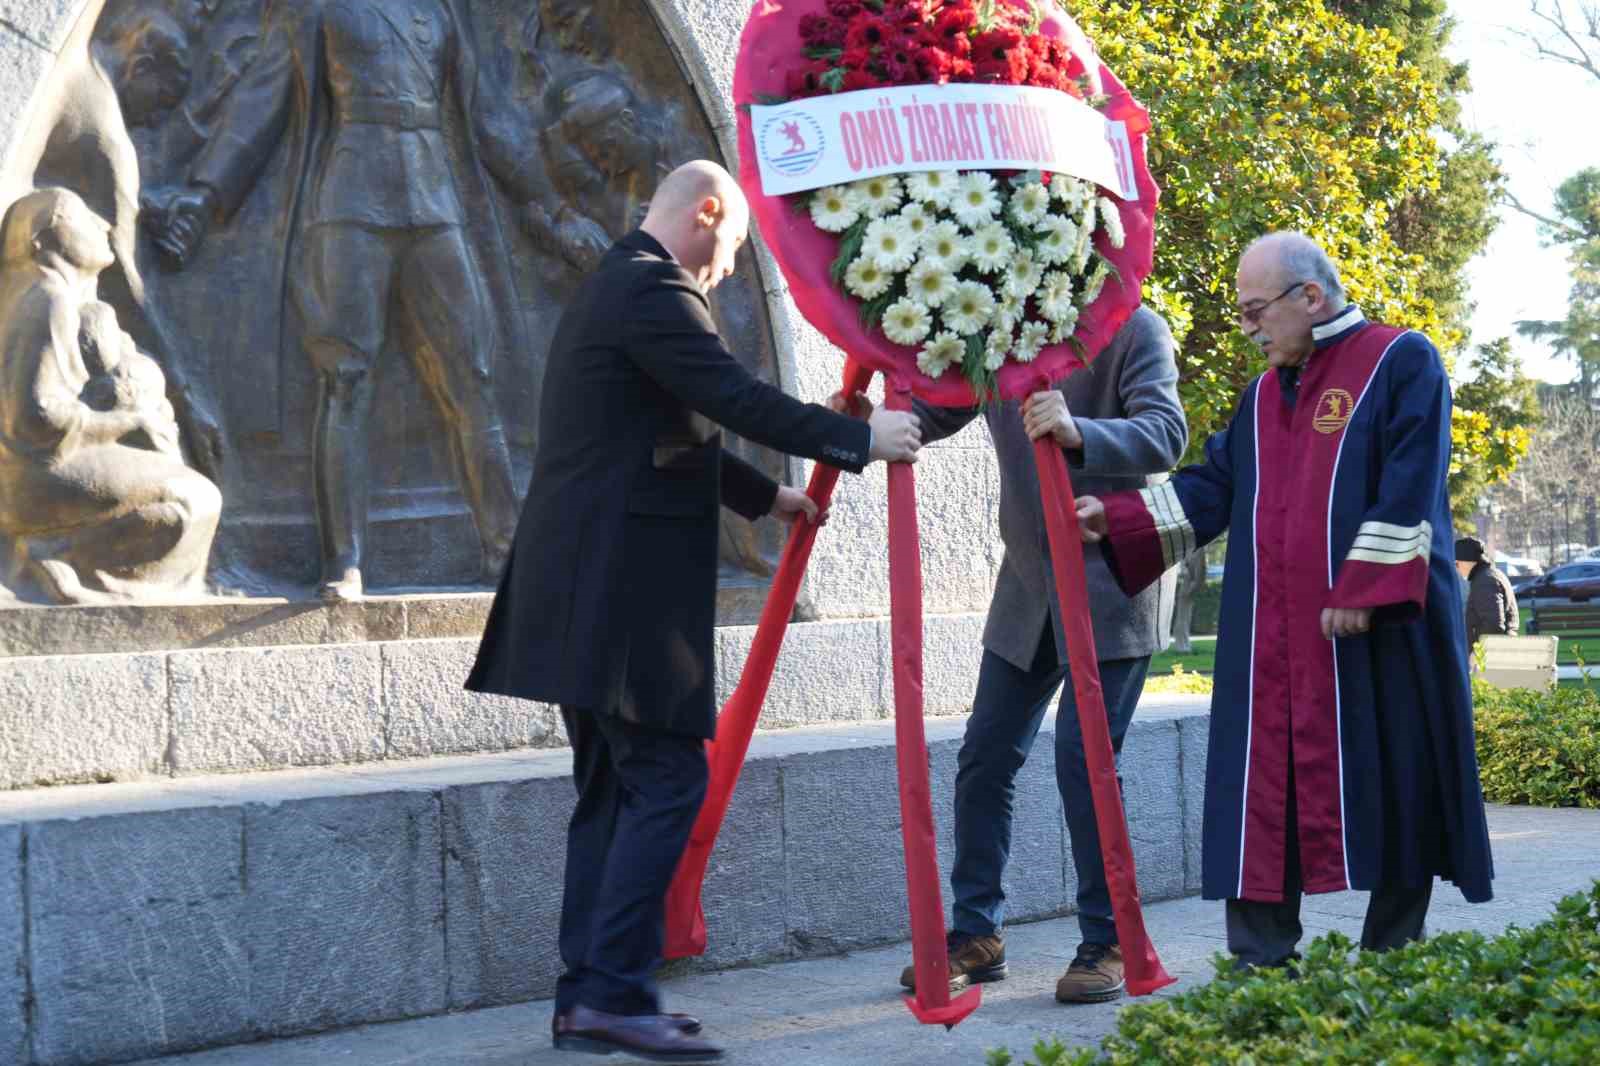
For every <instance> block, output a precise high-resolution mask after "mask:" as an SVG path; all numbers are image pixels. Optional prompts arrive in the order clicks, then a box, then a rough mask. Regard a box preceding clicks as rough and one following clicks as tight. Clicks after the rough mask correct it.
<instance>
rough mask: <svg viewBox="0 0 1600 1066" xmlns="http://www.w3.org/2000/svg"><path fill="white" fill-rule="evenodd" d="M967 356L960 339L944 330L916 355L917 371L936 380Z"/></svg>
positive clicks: (964, 345)
mask: <svg viewBox="0 0 1600 1066" xmlns="http://www.w3.org/2000/svg"><path fill="white" fill-rule="evenodd" d="M966 354H967V346H966V344H964V343H963V342H962V340H961V338H960V337H958V336H956V335H955V334H954V333H951V332H950V331H949V330H944V331H942V332H940V333H937V334H935V335H934V337H933V339H932V340H930V341H929V342H928V343H927V344H925V345H923V348H922V351H920V352H918V353H917V369H918V370H920V371H922V372H923V373H924V374H926V375H928V376H929V377H930V378H936V377H938V376H939V375H940V374H943V373H944V372H945V371H946V370H948V369H950V367H952V366H955V365H957V364H959V363H960V362H961V360H962V358H963V357H964V356H965V355H966Z"/></svg>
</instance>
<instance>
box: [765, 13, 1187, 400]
mask: <svg viewBox="0 0 1600 1066" xmlns="http://www.w3.org/2000/svg"><path fill="white" fill-rule="evenodd" d="M1008 2H1011V3H1016V4H1018V6H1020V0H1008ZM828 9H829V0H781V3H780V2H778V0H757V3H756V5H755V8H754V9H753V10H752V11H751V13H750V18H749V21H748V22H746V23H745V28H744V37H743V38H742V40H741V41H740V45H739V58H738V62H737V65H736V66H735V68H734V72H733V98H734V101H735V102H736V104H737V105H739V112H738V115H739V159H740V165H739V183H740V185H742V186H743V187H744V191H745V195H746V196H747V197H748V198H749V200H750V205H751V209H752V211H753V212H754V215H755V219H756V224H757V226H758V228H759V229H760V231H761V236H762V239H763V240H765V241H766V243H767V247H768V248H770V249H771V250H772V254H773V257H774V258H775V259H777V261H778V266H779V267H780V268H781V269H782V270H783V275H784V277H785V278H786V279H787V280H788V282H789V290H790V295H791V296H792V297H793V299H794V302H795V305H796V306H797V307H799V308H800V313H801V314H803V315H805V317H806V320H807V321H809V322H810V323H811V324H812V325H813V326H815V327H816V328H817V329H819V330H821V331H822V334H823V335H824V336H826V337H827V338H828V339H829V340H830V341H832V342H833V343H834V344H836V345H838V346H839V347H840V348H842V349H843V350H844V351H845V352H847V353H849V355H850V358H851V359H853V360H855V361H856V362H857V363H860V364H861V365H863V366H865V367H867V368H868V369H870V370H875V371H878V372H881V373H883V374H885V375H886V376H888V377H889V379H890V380H892V381H893V380H899V381H903V382H905V383H906V384H908V385H910V387H911V389H912V391H913V392H915V393H916V394H917V395H918V396H920V397H922V398H923V399H924V400H927V401H928V402H929V403H934V404H939V405H941V406H947V407H962V406H970V405H972V404H974V403H976V402H977V399H978V398H977V397H975V396H973V394H972V388H971V386H970V385H969V384H968V383H967V382H966V381H965V380H963V379H962V378H961V376H960V375H959V374H945V375H943V376H942V377H941V378H939V380H937V381H935V380H933V379H932V378H929V377H927V376H926V375H924V374H923V373H921V372H920V371H919V370H918V369H917V350H916V349H915V348H908V347H905V346H903V345H899V344H895V343H894V342H893V341H891V340H889V338H888V337H886V336H884V335H883V333H882V331H881V330H877V329H873V328H871V327H868V326H866V325H864V324H863V323H862V321H861V315H860V307H859V306H858V305H857V304H856V302H855V301H854V300H853V299H852V298H851V297H850V296H849V295H847V294H846V293H844V292H841V291H840V290H839V289H838V288H837V287H836V286H835V285H834V283H833V280H832V278H831V277H830V276H829V273H828V271H829V266H830V264H831V263H832V262H833V260H834V257H835V255H837V253H838V240H837V238H836V237H835V235H833V234H831V233H825V232H823V231H822V230H819V229H817V227H816V226H815V225H814V224H813V223H812V221H811V219H810V216H809V215H805V214H801V213H799V212H796V211H795V210H794V209H793V208H792V207H791V206H790V205H789V203H788V202H787V200H786V199H785V198H784V197H781V196H767V195H765V194H764V193H763V192H762V191H761V174H760V170H759V166H758V164H757V161H756V159H757V156H756V143H755V133H754V131H753V129H752V126H751V122H750V113H749V111H748V109H747V107H746V106H745V105H748V104H751V103H754V102H757V101H761V100H767V99H771V98H774V97H784V96H788V95H791V91H792V90H793V89H794V88H795V86H794V85H792V84H791V82H790V76H791V74H792V72H794V71H795V70H796V69H797V64H798V63H802V62H803V58H802V56H801V53H800V51H799V46H800V42H801V40H802V35H801V34H802V31H801V26H802V24H803V23H805V22H806V21H807V20H808V19H817V18H828V17H830V15H829V10H828ZM1039 32H1040V34H1041V35H1043V36H1045V37H1047V38H1051V39H1053V40H1058V41H1062V42H1063V43H1066V42H1070V41H1071V40H1072V39H1073V38H1074V37H1077V38H1080V39H1081V38H1082V34H1081V32H1078V31H1076V27H1075V26H1074V24H1073V23H1072V22H1071V20H1070V19H1068V18H1067V16H1066V15H1064V14H1062V13H1061V12H1060V11H1059V10H1058V9H1055V8H1054V6H1053V5H1051V10H1050V13H1049V14H1048V15H1047V16H1046V18H1045V20H1044V22H1043V24H1042V25H1041V26H1040V29H1039ZM1080 47H1081V46H1080ZM1093 58H1094V62H1095V63H1096V64H1098V74H1099V81H1100V83H1101V85H1102V87H1103V92H1104V94H1105V95H1106V96H1107V97H1108V101H1107V103H1106V105H1105V107H1104V108H1103V109H1102V111H1103V113H1104V114H1105V116H1106V117H1107V118H1110V119H1114V120H1120V121H1123V122H1126V123H1127V124H1128V135H1129V141H1130V143H1131V145H1132V149H1133V162H1134V176H1135V182H1136V184H1137V186H1138V189H1139V199H1138V200H1136V201H1128V200H1121V199H1120V198H1118V197H1115V196H1113V197H1112V198H1113V199H1114V200H1115V201H1116V202H1117V205H1118V209H1119V212H1120V214H1121V215H1122V226H1123V229H1124V231H1125V232H1126V235H1127V237H1126V240H1125V241H1124V243H1123V246H1122V247H1121V248H1113V247H1111V245H1110V242H1109V241H1107V240H1106V237H1105V233H1104V231H1100V232H1097V233H1096V235H1095V248H1096V250H1097V251H1098V252H1099V253H1100V255H1101V257H1102V258H1104V259H1106V260H1107V261H1108V262H1110V263H1111V265H1112V266H1114V267H1115V268H1116V274H1115V275H1113V276H1112V277H1111V278H1110V279H1109V280H1108V281H1107V282H1106V285H1105V288H1104V289H1103V290H1102V291H1101V293H1100V296H1099V298H1098V299H1097V300H1095V301H1094V303H1092V304H1090V305H1089V306H1088V307H1086V308H1084V310H1083V313H1082V314H1081V315H1080V316H1079V318H1078V328H1077V332H1076V333H1075V334H1074V337H1073V340H1074V341H1075V342H1076V346H1074V344H1073V343H1072V342H1068V343H1063V344H1052V345H1048V346H1046V347H1045V348H1044V350H1043V351H1041V352H1040V354H1039V357H1038V358H1037V359H1035V360H1033V361H1032V362H1031V363H1027V364H1019V363H1016V362H1014V361H1011V360H1008V361H1007V362H1006V363H1005V365H1004V366H1002V367H1001V368H1000V371H999V373H998V378H999V391H1000V397H1001V398H1002V399H1008V400H1009V399H1020V398H1021V397H1023V396H1026V395H1028V394H1029V393H1032V392H1036V391H1038V390H1039V389H1040V388H1043V387H1045V386H1046V385H1048V384H1049V383H1051V382H1055V381H1059V380H1061V379H1062V378H1064V377H1066V376H1067V375H1068V374H1070V373H1071V372H1072V371H1074V370H1077V369H1079V368H1081V367H1082V366H1083V365H1085V364H1086V363H1087V362H1088V361H1089V360H1091V359H1093V358H1094V357H1095V356H1096V355H1098V354H1100V352H1101V351H1102V350H1103V349H1104V348H1105V346H1106V345H1107V344H1108V343H1109V342H1110V341H1111V338H1112V337H1113V336H1115V335H1116V332H1117V330H1119V329H1121V328H1122V326H1123V324H1124V323H1125V322H1127V321H1128V318H1129V316H1130V315H1132V314H1133V312H1134V309H1135V308H1137V307H1138V306H1139V302H1140V298H1141V297H1140V293H1141V289H1142V286H1143V284H1144V279H1145V278H1147V277H1149V276H1150V270H1151V267H1152V265H1153V263H1154V259H1155V212H1156V201H1157V199H1158V198H1159V196H1160V190H1159V189H1157V187H1156V183H1155V179H1154V178H1152V177H1151V176H1150V167H1149V164H1148V163H1147V161H1146V159H1145V134H1146V133H1147V132H1148V131H1149V129H1150V113H1149V112H1148V111H1146V110H1145V109H1144V107H1143V106H1141V105H1140V104H1139V102H1138V101H1137V100H1135V99H1134V98H1133V96H1132V95H1131V94H1129V92H1128V90H1127V89H1126V88H1125V87H1124V86H1123V84H1122V82H1120V81H1118V80H1117V77H1116V75H1114V74H1113V73H1112V72H1111V70H1110V69H1109V68H1108V67H1106V66H1105V65H1104V64H1103V63H1100V62H1099V59H1098V57H1093ZM1083 61H1084V57H1082V56H1079V55H1078V54H1077V53H1076V52H1074V53H1073V54H1072V58H1071V60H1070V62H1071V64H1073V65H1072V66H1069V68H1068V70H1067V73H1068V74H1069V75H1072V76H1076V75H1078V74H1080V73H1084V71H1083V70H1082V64H1083ZM799 69H802V70H803V69H804V68H803V67H800V68H799ZM951 80H955V79H951ZM970 80H980V79H978V78H976V77H974V78H972V79H970ZM1018 80H1019V81H1020V82H1027V81H1028V80H1030V79H1029V78H1028V77H1027V73H1026V71H1024V72H1022V74H1021V77H1020V78H1019V79H1018ZM863 87H867V86H863Z"/></svg>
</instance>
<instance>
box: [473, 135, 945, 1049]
mask: <svg viewBox="0 0 1600 1066" xmlns="http://www.w3.org/2000/svg"><path fill="white" fill-rule="evenodd" d="M748 225H749V208H748V206H747V205H746V203H745V200H744V196H743V194H742V193H741V192H740V191H739V186H738V184H737V183H736V182H735V181H734V180H733V178H732V177H731V176H730V175H729V174H728V173H727V172H726V171H725V170H723V169H722V168H721V167H719V166H717V165H716V164H714V163H708V162H704V161H699V162H694V163H687V164H684V166H682V167H679V168H678V169H677V170H675V171H673V172H672V173H671V174H669V175H668V176H667V177H666V178H665V179H664V180H663V181H662V184H661V187H660V188H659V189H657V191H656V194H655V196H654V198H653V199H652V201H651V205H650V210H649V213H648V214H647V215H646V217H645V220H644V222H643V224H642V225H641V227H640V228H639V229H637V230H635V231H633V232H632V233H630V234H628V235H627V236H625V237H624V238H623V239H622V240H620V241H618V242H617V243H616V244H615V245H614V246H612V248H611V249H610V251H608V252H607V253H606V254H605V256H604V257H603V258H602V259H601V261H600V265H599V267H598V268H597V269H596V270H595V272H594V273H593V274H591V275H590V276H589V277H588V278H587V279H586V280H585V281H584V283H583V284H582V286H581V287H580V288H579V290H578V293H577V295H576V296H575V297H574V298H573V300H572V302H571V303H570V304H568V305H567V309H566V311H565V312H564V313H563V315H562V317H561V323H560V325H559V326H558V327H557V330H556V336H555V340H554V341H553V342H552V343H551V348H550V359H549V363H548V369H547V370H546V372H545V375H546V376H545V385H544V398H543V407H542V409H541V411H540V415H539V447H538V457H537V459H536V460H535V465H534V470H533V480H532V484H531V485H530V487H529V490H528V499H527V502H526V504H525V505H524V507H523V511H522V519H521V521H520V522H519V524H518V527H517V535H516V539H515V541H514V542H513V546H512V551H511V557H510V558H509V559H508V560H507V563H506V567H505V571H504V573H503V574H502V575H501V578H500V588H499V591H498V593H497V594H496V595H495V601H494V606H493V607H492V608H491V610H490V613H489V622H488V627H487V629H486V630H485V632H484V635H483V643H482V646H481V647H480V649H479V652H478V660H477V664H476V665H475V666H474V668H473V670H472V674H471V676H470V677H469V678H468V681H467V687H468V688H470V689H472V690H474V691H478V692H492V693H498V694H501V695H507V696H518V697H521V698H523V699H530V700H541V701H544V702H547V703H554V704H559V705H560V707H561V714H562V718H563V719H564V721H565V723H566V728H567V736H568V737H569V738H570V740H571V742H572V758H573V776H574V779H575V782H576V784H577V787H578V805H577V809H576V810H575V811H574V812H573V815H572V821H571V824H570V826H569V829H568V834H567V857H566V886H565V894H564V896H563V900H562V909H561V934H560V949H561V959H562V962H563V964H564V966H565V972H564V973H563V974H562V976H561V978H560V980H559V982H558V983H557V987H556V1013H555V1019H554V1023H553V1034H552V1035H553V1037H554V1040H555V1043H556V1046H557V1047H559V1048H564V1049H570V1050H580V1051H598V1052H601V1053H606V1054H609V1053H610V1052H612V1051H628V1052H631V1053H634V1054H641V1055H644V1056H645V1057H652V1058H655V1059H656V1060H658V1061H693V1062H702V1061H711V1060H712V1059H715V1058H716V1057H718V1056H719V1055H720V1051H719V1050H718V1049H717V1048H715V1047H713V1046H712V1045H710V1044H708V1043H706V1042H704V1041H701V1040H698V1039H694V1038H693V1037H692V1035H691V1034H692V1031H694V1030H698V1028H699V1024H698V1023H697V1022H694V1021H692V1020H691V1019H687V1018H683V1017H681V1016H677V1015H666V1014H662V1013H661V1012H660V1001H659V997H658V994H657V990H656V984H655V980H654V978H653V973H654V970H655V967H656V965H657V963H658V962H659V959H660V955H661V947H662V941H663V937H664V935H665V900H666V892H667V886H668V884H669V883H670V882H671V880H672V874H673V871H674V870H675V869H676V867H677V864H678V860H679V857H680V856H681V855H682V853H683V849H684V846H685V844H686V843H687V842H688V839H689V831H690V829H692V828H693V826H694V821H695V817H696V816H697V815H698V814H699V811H700V803H701V800H702V799H703V798H704V796H705V792H706V785H707V780H708V768H707V765H706V757H705V741H706V740H708V739H710V738H711V737H712V736H713V735H714V733H715V729H716V717H715V711H714V709H713V706H712V682H713V676H714V671H713V669H712V661H711V648H712V636H713V624H714V621H715V613H716V596H717V530H718V523H719V510H720V507H719V505H720V504H726V505H727V506H729V507H731V508H733V509H734V510H736V511H738V512H739V513H740V514H742V515H744V516H745V517H746V518H749V519H752V520H753V519H756V518H758V517H760V516H762V515H768V514H770V515H773V516H775V517H778V518H782V519H786V520H789V521H793V520H795V519H796V518H797V517H798V516H800V515H801V514H804V515H806V516H807V518H808V519H811V520H815V519H816V518H817V517H818V515H817V508H816V505H815V504H814V503H813V502H812V501H811V500H810V498H809V497H807V496H806V495H805V493H803V492H801V491H799V490H798V489H793V488H789V487H787V486H780V485H778V484H777V483H776V482H774V481H773V480H772V479H770V478H768V477H767V476H766V475H765V474H763V473H761V472H760V471H759V470H757V469H756V468H755V467H753V466H751V465H750V464H748V463H745V462H743V461H741V460H740V459H738V458H737V457H736V456H734V455H732V454H730V453H729V452H727V451H726V450H724V448H723V447H722V443H721V433H720V431H719V430H718V429H717V426H718V425H720V426H725V427H726V428H727V429H728V430H730V431H731V432H734V433H737V434H739V435H740V436H741V437H744V438H746V439H748V440H752V441H756V442H758V443H760V444H764V445H766V446H768V447H769V448H775V449H778V450H780V451H785V452H788V453H790V454H792V455H803V456H808V457H810V458H813V459H818V460H821V461H824V462H827V463H829V464H831V465H833V466H837V467H839V468H841V469H844V470H850V471H859V470H861V468H862V467H863V466H865V465H866V464H867V463H868V462H869V461H871V460H873V459H884V460H890V461H905V462H910V461H913V460H914V459H915V456H916V450H917V447H918V446H919V443H920V440H921V430H920V427H919V426H918V424H917V421H916V418H915V416H913V415H912V414H910V413H909V412H895V411H877V412H874V413H873V414H872V416H871V418H870V419H868V420H867V421H861V420H858V419H854V418H849V417H846V416H845V415H842V414H836V413H834V412H832V411H829V410H828V409H827V408H825V407H822V406H820V405H816V404H804V403H801V402H800V401H798V400H796V399H794V398H792V397H790V396H788V395H786V394H785V393H783V392H782V391H781V390H780V389H777V388H775V387H773V386H771V385H768V384H766V383H765V382H762V381H760V380H759V379H757V378H755V377H754V376H752V375H751V374H750V372H749V371H748V370H746V369H744V367H743V365H742V364H740V363H739V362H738V361H737V360H736V359H735V358H734V357H733V355H732V354H731V353H730V352H729V351H728V349H727V347H726V346H725V345H724V344H723V342H722V339H721V338H720V337H719V336H718V335H717V330H716V326H715V325H714V324H713V322H712V318H711V306H710V304H709V302H708V301H707V294H708V293H709V292H710V290H711V289H712V288H713V287H714V286H715V285H716V284H717V283H718V282H720V281H722V280H723V279H724V278H726V277H728V276H729V275H730V274H732V273H733V269H734V255H735V253H736V252H737V250H738V248H739V246H740V245H741V244H742V243H743V242H744V238H745V233H746V231H747V228H748ZM713 423H715V425H714V424H713Z"/></svg>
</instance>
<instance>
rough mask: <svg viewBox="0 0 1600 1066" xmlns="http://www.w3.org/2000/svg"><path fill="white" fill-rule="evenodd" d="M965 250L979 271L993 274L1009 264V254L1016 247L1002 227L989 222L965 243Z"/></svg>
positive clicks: (996, 223) (999, 224)
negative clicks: (969, 253)
mask: <svg viewBox="0 0 1600 1066" xmlns="http://www.w3.org/2000/svg"><path fill="white" fill-rule="evenodd" d="M967 249H968V250H969V251H970V252H971V253H972V262H973V264H974V265H976V266H977V268H978V269H979V270H981V271H983V273H985V274H993V273H995V272H996V271H998V270H1004V269H1005V266H1006V264H1007V263H1009V262H1011V253H1012V252H1014V251H1016V250H1017V245H1016V242H1015V241H1013V240H1012V239H1011V234H1009V233H1007V232H1006V228H1005V226H1004V225H1002V224H1001V223H999V222H991V223H989V224H988V225H987V226H980V227H979V228H978V230H977V232H975V233H973V235H972V238H971V239H970V240H969V241H968V242H967Z"/></svg>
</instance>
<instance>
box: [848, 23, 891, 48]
mask: <svg viewBox="0 0 1600 1066" xmlns="http://www.w3.org/2000/svg"><path fill="white" fill-rule="evenodd" d="M892 36H894V30H893V27H891V26H890V25H889V24H888V23H887V22H885V21H884V20H883V19H881V18H879V17H878V16H876V15H867V16H864V17H862V18H858V19H855V20H854V21H852V22H851V23H850V30H849V32H848V33H846V34H845V36H844V43H845V45H846V46H847V47H849V48H876V47H877V46H878V45H881V44H883V43H884V42H885V41H887V40H888V39H889V38H890V37H892Z"/></svg>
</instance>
